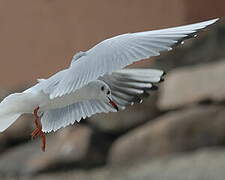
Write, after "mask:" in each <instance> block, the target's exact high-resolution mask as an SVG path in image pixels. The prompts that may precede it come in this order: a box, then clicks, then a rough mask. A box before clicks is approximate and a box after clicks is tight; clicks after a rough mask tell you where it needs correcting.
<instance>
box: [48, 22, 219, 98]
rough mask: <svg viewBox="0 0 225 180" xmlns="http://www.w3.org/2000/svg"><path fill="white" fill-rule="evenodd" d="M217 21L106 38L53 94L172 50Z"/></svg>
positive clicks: (76, 65) (73, 89) (61, 82)
mask: <svg viewBox="0 0 225 180" xmlns="http://www.w3.org/2000/svg"><path fill="white" fill-rule="evenodd" d="M217 20H218V19H214V20H210V21H205V22H202V23H196V24H191V25H186V26H181V27H175V28H169V29H163V30H155V31H146V32H140V33H128V34H123V35H119V36H116V37H113V38H110V39H106V40H104V41H102V42H100V43H99V44H97V45H96V46H94V47H93V48H91V49H90V50H88V51H87V52H86V53H85V55H82V56H81V57H80V58H79V59H76V61H74V62H73V63H72V64H71V66H70V67H69V69H68V71H67V72H66V73H65V76H64V77H63V78H62V79H61V81H60V82H59V83H58V85H57V86H56V88H54V90H53V92H51V93H50V98H55V97H60V96H63V95H65V94H68V93H71V92H74V91H76V90H77V89H79V88H81V87H83V86H84V85H86V84H88V83H89V82H91V81H93V80H96V79H98V78H99V77H100V76H103V75H104V74H110V73H111V72H113V71H116V70H118V69H121V68H123V67H125V66H127V65H129V64H132V63H133V62H135V61H139V60H141V59H146V58H149V57H152V56H158V55H159V54H160V52H161V51H165V50H171V49H172V48H171V46H172V45H174V44H176V43H177V42H178V41H179V40H181V39H183V38H187V37H188V35H190V34H193V33H195V32H196V31H197V30H200V29H202V28H204V27H206V26H208V25H210V24H213V23H214V22H216V21H217Z"/></svg>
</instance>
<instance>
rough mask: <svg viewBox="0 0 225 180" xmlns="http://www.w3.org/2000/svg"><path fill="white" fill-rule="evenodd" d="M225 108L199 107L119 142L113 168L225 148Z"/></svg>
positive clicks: (111, 155) (177, 113)
mask: <svg viewBox="0 0 225 180" xmlns="http://www.w3.org/2000/svg"><path fill="white" fill-rule="evenodd" d="M224 117H225V111H224V106H199V107H192V108H188V109H184V110H180V111H174V112H170V113H167V114H165V115H163V116H161V117H159V118H158V119H156V120H154V121H152V122H149V123H146V124H145V125H143V126H141V127H138V128H136V129H134V130H133V131H130V132H128V133H127V134H125V135H124V136H121V137H120V138H118V139H117V140H116V141H115V142H114V143H113V144H112V148H111V150H110V152H109V159H108V161H109V164H111V165H115V166H117V165H119V164H132V163H136V162H137V161H142V160H146V159H152V158H153V157H159V156H163V155H169V154H174V153H177V152H186V151H191V150H195V149H198V148H200V147H206V146H213V145H223V144H224V140H225V133H224V132H225V118H224Z"/></svg>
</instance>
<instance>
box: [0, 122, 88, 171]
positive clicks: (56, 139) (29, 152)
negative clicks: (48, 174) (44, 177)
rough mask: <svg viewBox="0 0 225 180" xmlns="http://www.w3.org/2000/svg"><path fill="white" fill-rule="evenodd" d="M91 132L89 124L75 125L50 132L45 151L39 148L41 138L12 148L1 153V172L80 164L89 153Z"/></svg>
mask: <svg viewBox="0 0 225 180" xmlns="http://www.w3.org/2000/svg"><path fill="white" fill-rule="evenodd" d="M91 134H92V131H91V129H89V128H88V127H84V126H78V125H76V126H74V127H70V128H67V129H62V130H61V131H60V132H58V133H57V134H53V135H52V136H48V137H47V148H46V152H45V153H43V152H42V151H41V149H40V139H35V140H34V141H33V142H29V143H27V144H25V145H20V146H17V147H15V148H12V149H11V150H8V151H7V152H5V153H3V154H2V155H1V156H0V174H4V175H11V174H14V175H22V174H26V175H27V174H33V173H38V172H41V171H48V170H51V169H57V168H60V167H64V166H66V165H68V166H69V165H71V164H74V165H78V166H79V164H80V163H82V161H86V160H87V155H89V154H88V153H89V151H90V150H89V146H90V137H91ZM66 167H67V166H66Z"/></svg>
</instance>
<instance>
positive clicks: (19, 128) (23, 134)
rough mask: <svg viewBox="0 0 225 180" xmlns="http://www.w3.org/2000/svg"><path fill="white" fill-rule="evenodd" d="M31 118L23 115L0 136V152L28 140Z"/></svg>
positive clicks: (30, 130)
mask: <svg viewBox="0 0 225 180" xmlns="http://www.w3.org/2000/svg"><path fill="white" fill-rule="evenodd" d="M32 126H33V116H32V115H23V116H22V117H20V118H19V119H18V120H17V121H16V122H15V123H14V124H13V125H12V126H10V127H9V128H8V129H7V130H5V131H4V132H3V133H1V134H0V151H4V150H6V149H7V148H9V147H11V146H13V145H17V144H20V143H23V142H24V141H26V140H28V139H30V134H31V132H32V129H33V127H32Z"/></svg>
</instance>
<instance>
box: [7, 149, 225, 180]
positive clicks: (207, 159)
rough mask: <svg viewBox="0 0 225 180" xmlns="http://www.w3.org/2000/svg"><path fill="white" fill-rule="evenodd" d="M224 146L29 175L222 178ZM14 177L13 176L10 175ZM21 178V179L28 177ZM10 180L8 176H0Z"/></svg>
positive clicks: (52, 178)
mask: <svg viewBox="0 0 225 180" xmlns="http://www.w3.org/2000/svg"><path fill="white" fill-rule="evenodd" d="M224 166H225V149H219V148H218V149H203V150H200V151H196V152H193V153H189V154H179V155H176V156H172V157H163V158H157V159H154V160H153V161H147V162H142V163H141V164H136V165H135V166H133V167H131V168H127V167H117V168H112V167H104V168H96V169H94V170H88V171H87V170H74V171H69V172H63V173H62V172H61V173H60V172H58V173H54V174H46V175H41V176H37V177H32V179H33V180H42V179H45V180H61V179H67V180H80V179H82V180H106V179H107V180H121V179H123V180H137V179H138V180H149V179H151V180H224V176H225V171H224ZM12 179H15V180H16V178H11V180H12ZM29 179H31V177H23V178H21V180H29ZM3 180H10V178H7V179H3Z"/></svg>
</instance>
